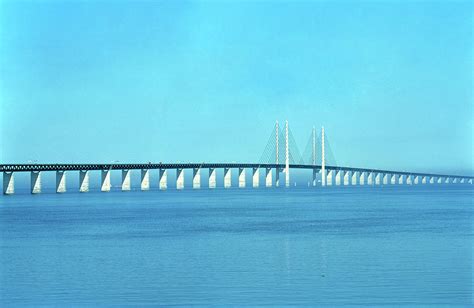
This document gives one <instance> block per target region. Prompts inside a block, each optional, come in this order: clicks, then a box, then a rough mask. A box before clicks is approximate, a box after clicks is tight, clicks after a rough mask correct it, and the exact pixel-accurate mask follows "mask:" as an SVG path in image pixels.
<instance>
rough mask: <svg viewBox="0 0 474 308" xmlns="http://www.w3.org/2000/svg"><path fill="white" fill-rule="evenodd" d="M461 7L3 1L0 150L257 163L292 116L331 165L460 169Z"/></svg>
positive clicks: (468, 99) (466, 159)
mask: <svg viewBox="0 0 474 308" xmlns="http://www.w3.org/2000/svg"><path fill="white" fill-rule="evenodd" d="M473 10H474V8H473V4H472V3H471V2H470V1H464V2H450V3H446V2H443V3H441V2H427V1H423V2H410V1H378V2H358V1H357V2H356V1H349V2H323V1H308V2H303V1H301V2H290V1H288V2H286V1H260V2H250V1H225V2H224V1H219V2H218V1H215V2H196V1H160V2H158V1H149V2H148V1H145V2H136V1H134V2H132V1H130V2H115V1H114V2H112V1H104V2H97V1H82V2H73V1H53V2H47V1H34V2H33V1H31V2H29V1H12V2H9V1H2V2H0V38H1V39H0V40H1V44H0V68H1V74H0V78H1V79H0V102H1V109H0V111H1V121H2V123H1V135H0V136H1V139H0V142H1V150H0V159H1V160H2V161H3V162H8V163H11V162H27V161H28V160H37V161H39V162H110V161H115V160H118V161H121V162H148V161H163V162H165V161H166V162H177V161H182V162H183V161H199V162H200V161H207V162H209V161H245V162H253V161H257V160H258V159H259V158H260V154H261V152H262V151H263V149H264V147H265V144H266V142H267V139H268V136H269V134H270V132H271V129H272V127H273V125H274V122H275V120H279V121H280V122H283V121H284V120H289V122H290V127H291V129H292V132H293V134H294V136H295V138H296V141H297V142H298V143H299V146H300V151H303V148H304V146H305V143H306V141H307V138H308V136H309V134H310V133H311V129H312V126H313V125H316V126H317V127H320V126H321V125H324V126H325V128H326V133H327V134H328V136H329V139H330V141H331V145H332V148H333V151H334V154H335V156H336V159H337V161H338V162H339V163H340V164H343V165H349V166H360V167H373V168H386V169H400V170H413V171H426V172H431V171H433V172H462V173H472V170H473V162H472V157H473V155H472V154H473V153H472V152H473V149H474V147H473V118H474V116H473V109H472V104H473V76H472V72H473V71H474V65H473V32H472V31H473V30H472V29H473V19H472V18H473Z"/></svg>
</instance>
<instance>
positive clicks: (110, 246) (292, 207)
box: [0, 186, 473, 307]
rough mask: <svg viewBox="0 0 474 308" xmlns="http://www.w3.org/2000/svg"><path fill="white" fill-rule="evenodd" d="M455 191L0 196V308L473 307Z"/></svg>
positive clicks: (467, 215)
mask: <svg viewBox="0 0 474 308" xmlns="http://www.w3.org/2000/svg"><path fill="white" fill-rule="evenodd" d="M472 201H473V190H472V188H467V187H459V186H458V187H454V186H451V187H439V188H437V189H434V188H433V187H423V188H422V187H375V188H369V187H366V188H354V187H353V188H332V189H326V190H321V189H309V188H304V189H301V188H300V189H293V188H292V189H229V190H224V189H216V190H213V191H210V190H207V189H202V190H184V191H175V190H168V191H165V192H163V191H149V192H138V191H137V192H128V193H122V192H111V193H93V192H91V193H87V194H79V193H69V192H68V193H66V194H62V195H57V194H41V195H36V196H31V195H27V194H25V195H20V194H18V195H14V196H3V197H0V305H18V304H25V305H33V304H41V305H62V306H64V305H66V306H67V305H69V306H70V305H92V304H95V305H97V304H99V305H100V304H109V305H121V304H134V305H143V304H161V305H190V304H201V305H229V304H233V305H243V304H250V305H265V304H274V305H290V304H296V305H298V304H303V305H327V306H338V305H343V304H355V305H382V304H384V305H407V306H414V305H449V306H455V305H457V306H461V307H470V306H471V305H472V304H473V297H472V291H473V288H472V285H473V273H472V262H473V259H472V256H473V232H472V230H473V229H472V227H473V202H472Z"/></svg>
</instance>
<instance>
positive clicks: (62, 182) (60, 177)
mask: <svg viewBox="0 0 474 308" xmlns="http://www.w3.org/2000/svg"><path fill="white" fill-rule="evenodd" d="M56 192H57V193H65V192H66V172H65V171H64V170H60V171H56Z"/></svg>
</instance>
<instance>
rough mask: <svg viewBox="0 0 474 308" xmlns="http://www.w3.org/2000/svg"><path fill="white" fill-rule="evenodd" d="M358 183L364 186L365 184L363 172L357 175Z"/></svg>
mask: <svg viewBox="0 0 474 308" xmlns="http://www.w3.org/2000/svg"><path fill="white" fill-rule="evenodd" d="M359 185H360V186H364V185H365V172H361V173H360V176H359Z"/></svg>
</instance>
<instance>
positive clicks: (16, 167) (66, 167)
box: [0, 163, 474, 179]
mask: <svg viewBox="0 0 474 308" xmlns="http://www.w3.org/2000/svg"><path fill="white" fill-rule="evenodd" d="M178 168H181V169H193V168H285V165H284V164H255V163H148V164H3V165H0V172H30V171H79V170H83V171H86V170H123V169H126V170H127V169H178ZM290 168H292V169H321V165H305V164H290ZM326 170H335V171H338V170H342V171H352V172H374V173H389V174H398V175H413V176H431V177H433V176H434V177H460V178H465V179H474V176H466V175H454V174H436V173H420V172H407V171H395V170H383V169H369V168H355V167H343V166H326Z"/></svg>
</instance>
